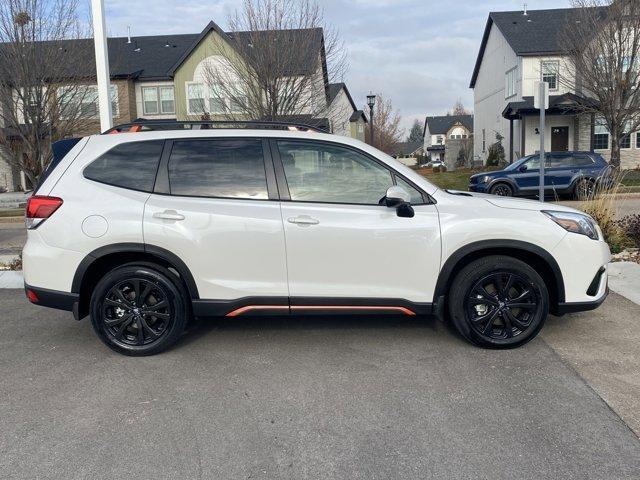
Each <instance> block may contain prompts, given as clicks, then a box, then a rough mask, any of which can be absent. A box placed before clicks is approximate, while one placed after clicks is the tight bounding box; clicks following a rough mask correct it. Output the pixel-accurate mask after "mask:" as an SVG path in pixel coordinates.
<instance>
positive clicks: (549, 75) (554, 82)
mask: <svg viewBox="0 0 640 480" xmlns="http://www.w3.org/2000/svg"><path fill="white" fill-rule="evenodd" d="M541 70H542V81H543V82H547V83H548V84H549V90H557V89H558V86H559V85H558V83H559V74H558V72H559V71H560V62H558V61H552V62H542V68H541Z"/></svg>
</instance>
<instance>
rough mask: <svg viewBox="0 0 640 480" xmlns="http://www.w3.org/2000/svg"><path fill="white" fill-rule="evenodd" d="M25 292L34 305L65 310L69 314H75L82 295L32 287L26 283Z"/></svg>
mask: <svg viewBox="0 0 640 480" xmlns="http://www.w3.org/2000/svg"><path fill="white" fill-rule="evenodd" d="M24 291H25V294H26V295H27V298H28V299H29V301H30V302H31V303H33V304H34V305H38V306H40V307H48V308H55V309H56V310H65V311H67V312H74V311H75V310H76V306H77V304H78V300H79V298H80V295H78V294H77V293H69V292H59V291H57V290H48V289H46V288H39V287H31V286H29V285H27V284H26V283H25V285H24Z"/></svg>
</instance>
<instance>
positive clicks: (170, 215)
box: [153, 210, 184, 220]
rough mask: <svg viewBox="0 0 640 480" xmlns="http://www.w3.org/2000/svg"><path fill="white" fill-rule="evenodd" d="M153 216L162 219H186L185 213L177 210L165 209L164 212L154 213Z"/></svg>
mask: <svg viewBox="0 0 640 480" xmlns="http://www.w3.org/2000/svg"><path fill="white" fill-rule="evenodd" d="M153 218H160V219H162V220H184V215H182V214H180V213H178V212H176V211H175V210H165V211H164V212H156V213H154V214H153Z"/></svg>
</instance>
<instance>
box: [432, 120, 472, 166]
mask: <svg viewBox="0 0 640 480" xmlns="http://www.w3.org/2000/svg"><path fill="white" fill-rule="evenodd" d="M423 138H424V152H425V153H426V155H428V156H429V157H430V158H431V160H440V161H442V162H444V161H445V159H446V158H447V155H446V153H447V143H448V142H451V141H452V140H466V139H470V138H473V115H441V116H433V117H427V118H426V119H425V121H424V131H423Z"/></svg>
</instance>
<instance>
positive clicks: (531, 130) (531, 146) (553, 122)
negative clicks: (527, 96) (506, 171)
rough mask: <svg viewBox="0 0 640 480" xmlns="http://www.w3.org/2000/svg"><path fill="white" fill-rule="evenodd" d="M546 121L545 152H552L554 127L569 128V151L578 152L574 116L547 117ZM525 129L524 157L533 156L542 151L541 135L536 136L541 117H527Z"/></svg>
mask: <svg viewBox="0 0 640 480" xmlns="http://www.w3.org/2000/svg"><path fill="white" fill-rule="evenodd" d="M545 119H546V121H545V129H544V131H545V133H544V149H545V151H547V152H550V151H551V128H553V127H569V150H577V148H574V133H575V132H574V126H575V117H574V116H573V115H547V116H546V117H545ZM525 128H526V133H525V152H524V155H531V154H533V153H536V152H537V151H539V150H540V135H536V128H540V117H539V116H537V115H536V116H528V117H525ZM587 150H588V148H587Z"/></svg>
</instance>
